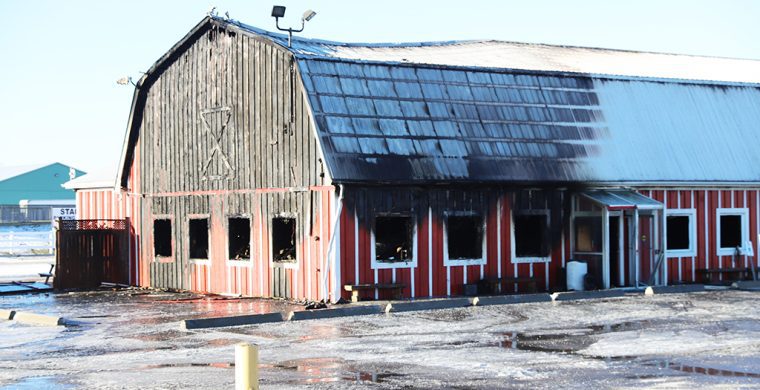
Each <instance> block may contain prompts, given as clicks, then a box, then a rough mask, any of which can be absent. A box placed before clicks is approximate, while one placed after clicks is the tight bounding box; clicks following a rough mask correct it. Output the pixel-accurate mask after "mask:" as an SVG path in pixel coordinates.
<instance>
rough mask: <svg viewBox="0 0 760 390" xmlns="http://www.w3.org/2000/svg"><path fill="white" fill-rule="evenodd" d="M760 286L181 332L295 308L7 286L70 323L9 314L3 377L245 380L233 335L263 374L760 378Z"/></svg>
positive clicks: (460, 381)
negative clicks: (216, 319)
mask: <svg viewBox="0 0 760 390" xmlns="http://www.w3.org/2000/svg"><path fill="white" fill-rule="evenodd" d="M759 298H760V293H757V292H741V291H710V292H703V293H692V294H669V295H656V296H654V297H645V296H642V295H636V296H627V297H624V298H615V299H605V300H584V301H570V302H557V303H534V304H513V305H503V306H489V307H469V308H462V309H447V310H438V311H420V312H407V313H391V314H384V315H370V316H361V317H344V318H335V319H326V320H312V321H294V322H283V323H274V324H264V325H256V326H246V327H237V328H219V329H209V330H196V331H183V330H180V327H179V320H181V319H187V318H199V317H208V316H221V315H228V314H229V315H237V314H242V313H254V312H267V311H282V310H288V309H294V308H296V307H294V306H292V305H289V304H287V303H285V302H282V301H269V300H254V299H243V300H237V299H232V300H210V299H204V298H198V297H195V296H190V295H187V294H169V293H156V292H153V293H149V294H148V293H145V292H143V291H139V290H123V291H117V292H94V293H73V294H56V295H53V294H51V295H25V296H6V297H0V309H17V310H27V311H35V312H37V313H46V314H55V315H60V316H63V317H65V318H67V319H69V320H72V321H75V322H76V325H73V326H67V327H58V328H50V327H34V326H27V325H22V324H18V323H15V322H14V321H0V388H3V386H7V387H8V388H30V389H31V388H61V389H65V388H112V389H120V388H141V389H150V388H155V389H187V388H206V389H222V388H232V386H233V381H234V378H233V376H234V367H233V366H232V363H233V360H234V344H235V343H238V342H243V341H244V342H250V343H255V344H258V345H259V346H260V349H261V351H260V357H261V377H262V380H261V384H262V387H268V388H290V387H293V386H299V385H300V386H311V387H331V388H356V387H369V388H402V387H404V388H406V387H416V388H432V387H463V388H515V387H517V388H583V389H586V388H589V387H593V388H598V387H602V388H640V387H660V388H694V387H710V388H716V387H724V388H736V387H742V388H760V310H758V299H759Z"/></svg>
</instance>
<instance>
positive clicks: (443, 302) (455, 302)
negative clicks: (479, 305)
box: [390, 298, 472, 313]
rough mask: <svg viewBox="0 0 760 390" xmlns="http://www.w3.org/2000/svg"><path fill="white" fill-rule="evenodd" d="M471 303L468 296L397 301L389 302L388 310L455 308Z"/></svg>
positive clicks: (395, 311) (397, 311)
mask: <svg viewBox="0 0 760 390" xmlns="http://www.w3.org/2000/svg"><path fill="white" fill-rule="evenodd" d="M471 305H472V302H471V300H470V299H469V298H451V299H440V300H436V301H412V302H399V303H391V304H390V312H391V313H401V312H405V311H422V310H439V309H457V308H460V307H468V306H471Z"/></svg>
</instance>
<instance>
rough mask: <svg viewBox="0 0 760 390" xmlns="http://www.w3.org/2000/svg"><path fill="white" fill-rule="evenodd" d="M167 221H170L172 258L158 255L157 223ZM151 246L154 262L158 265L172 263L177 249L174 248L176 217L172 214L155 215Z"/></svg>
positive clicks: (151, 232)
mask: <svg viewBox="0 0 760 390" xmlns="http://www.w3.org/2000/svg"><path fill="white" fill-rule="evenodd" d="M159 220H166V221H169V245H170V247H171V251H172V254H171V255H170V256H158V255H156V221H159ZM150 229H151V230H150V246H151V252H150V253H151V256H152V257H153V261H154V262H157V263H172V262H174V258H175V257H176V256H175V254H176V248H175V247H174V246H175V245H174V231H175V226H174V215H171V214H154V215H153V219H152V221H151V226H150Z"/></svg>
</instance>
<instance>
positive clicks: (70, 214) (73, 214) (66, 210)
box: [50, 207, 77, 225]
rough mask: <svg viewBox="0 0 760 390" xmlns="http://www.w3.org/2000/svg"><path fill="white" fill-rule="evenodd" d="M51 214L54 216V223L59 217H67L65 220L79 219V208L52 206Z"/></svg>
mask: <svg viewBox="0 0 760 390" xmlns="http://www.w3.org/2000/svg"><path fill="white" fill-rule="evenodd" d="M50 214H51V215H52V216H53V225H55V221H57V220H59V219H65V220H74V219H77V208H76V207H52V208H51V209H50Z"/></svg>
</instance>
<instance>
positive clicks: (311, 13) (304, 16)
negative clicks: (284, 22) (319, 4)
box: [301, 9, 317, 22]
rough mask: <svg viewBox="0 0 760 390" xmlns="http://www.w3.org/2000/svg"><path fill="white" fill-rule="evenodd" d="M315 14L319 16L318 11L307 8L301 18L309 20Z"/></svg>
mask: <svg viewBox="0 0 760 390" xmlns="http://www.w3.org/2000/svg"><path fill="white" fill-rule="evenodd" d="M315 16H317V13H316V12H314V11H312V10H310V9H307V10H306V12H304V13H303V17H301V20H303V21H306V22H308V21H309V20H311V18H313V17H315Z"/></svg>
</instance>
